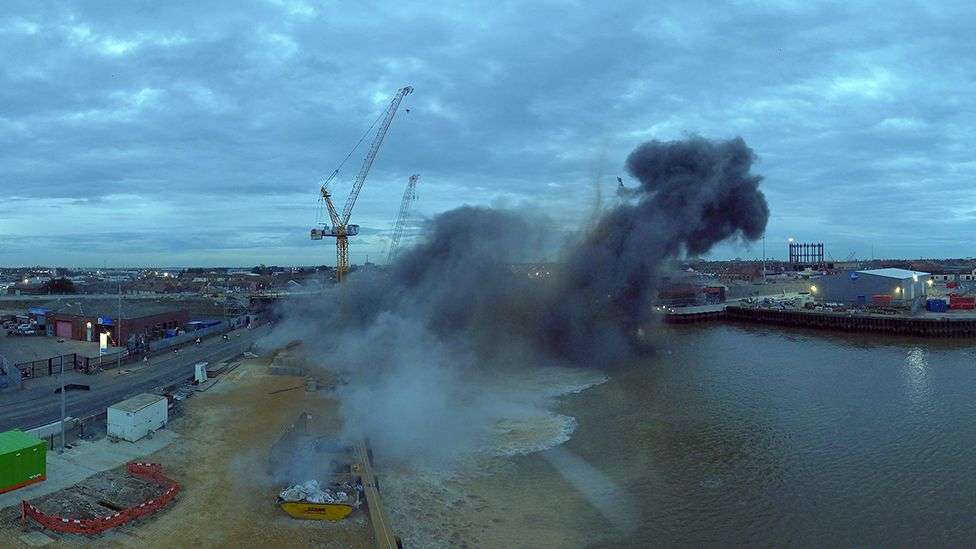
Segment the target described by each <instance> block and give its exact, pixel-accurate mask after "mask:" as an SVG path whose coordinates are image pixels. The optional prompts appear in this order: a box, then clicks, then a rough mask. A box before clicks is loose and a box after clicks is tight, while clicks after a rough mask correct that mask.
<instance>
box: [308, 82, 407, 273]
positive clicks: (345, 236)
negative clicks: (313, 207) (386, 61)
mask: <svg viewBox="0 0 976 549" xmlns="http://www.w3.org/2000/svg"><path fill="white" fill-rule="evenodd" d="M411 93H413V88H412V87H410V86H404V87H402V88H400V89H399V90H398V91H397V92H396V94H395V95H394V96H393V99H392V100H391V101H390V104H389V105H388V106H387V107H386V110H385V111H383V114H381V115H380V117H379V118H377V120H376V121H375V122H373V125H372V126H370V128H369V129H367V130H366V133H367V134H368V133H369V130H370V129H372V128H373V126H375V125H376V124H377V122H379V128H378V129H377V130H376V136H375V137H373V143H372V144H371V145H370V147H369V151H368V152H367V153H366V158H364V159H363V165H362V167H361V168H359V174H358V175H357V176H356V180H355V181H354V182H353V184H352V190H351V191H350V192H349V198H347V199H346V205H345V206H344V207H343V208H342V213H341V214H340V213H339V212H338V211H337V210H336V207H335V205H334V204H333V203H332V193H330V192H329V184H330V183H331V182H332V181H334V180H335V178H336V177H337V176H338V175H339V170H340V169H341V168H342V165H343V164H345V162H346V160H348V159H349V157H350V156H352V153H353V151H355V150H356V148H357V147H359V143H362V141H363V139H365V137H366V134H363V137H362V138H361V139H360V140H359V143H357V144H356V147H353V151H350V152H349V154H348V155H346V158H345V159H344V160H343V161H342V162H340V163H339V166H338V167H337V168H336V169H335V171H333V172H332V175H330V176H329V178H328V179H326V181H325V183H323V184H322V188H321V189H319V192H320V193H321V195H322V200H323V201H324V202H325V205H326V207H327V208H328V210H329V222H320V223H319V225H322V226H323V228H313V229H312V233H311V236H312V240H322V239H323V238H324V237H326V236H328V237H334V238H335V239H336V280H337V281H339V282H342V281H343V280H345V278H346V275H347V274H348V273H349V237H350V236H356V235H357V234H359V225H350V224H349V216H351V215H352V208H353V206H355V205H356V199H357V198H359V191H361V190H362V189H363V183H365V182H366V176H367V175H369V169H370V168H371V167H372V166H373V161H374V160H376V155H377V153H379V150H380V145H382V144H383V139H384V138H385V137H386V132H387V131H389V129H390V124H391V123H392V122H393V117H394V116H395V115H396V112H397V109H398V108H399V107H400V103H401V102H402V101H403V98H404V97H406V96H407V95H409V94H411ZM408 110H409V109H408Z"/></svg>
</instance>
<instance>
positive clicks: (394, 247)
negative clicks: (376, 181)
mask: <svg viewBox="0 0 976 549" xmlns="http://www.w3.org/2000/svg"><path fill="white" fill-rule="evenodd" d="M418 179H420V174H414V175H411V176H410V180H409V181H407V188H406V189H404V191H403V198H402V199H401V200H400V210H399V211H398V212H397V216H396V221H394V222H393V238H392V239H391V241H390V249H389V251H388V252H387V253H386V262H387V263H393V260H394V259H396V256H397V253H399V251H400V249H399V248H400V238H401V237H403V227H404V225H406V222H407V218H408V216H409V214H410V206H411V205H413V202H414V200H416V199H417V180H418Z"/></svg>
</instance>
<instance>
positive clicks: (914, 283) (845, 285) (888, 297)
mask: <svg viewBox="0 0 976 549" xmlns="http://www.w3.org/2000/svg"><path fill="white" fill-rule="evenodd" d="M930 285H931V278H930V275H929V273H924V272H921V271H910V270H908V269H893V268H889V269H868V270H863V271H840V272H835V273H832V274H830V275H827V276H824V277H821V278H819V279H816V281H814V283H813V286H812V287H811V290H812V291H813V292H814V295H815V296H816V297H817V299H820V300H823V301H825V302H828V303H847V304H853V305H868V304H872V303H874V304H879V303H880V304H888V303H891V304H896V305H912V304H914V303H916V302H920V301H922V300H924V299H925V297H926V295H927V294H928V288H929V286H930Z"/></svg>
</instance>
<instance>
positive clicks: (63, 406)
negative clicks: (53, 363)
mask: <svg viewBox="0 0 976 549" xmlns="http://www.w3.org/2000/svg"><path fill="white" fill-rule="evenodd" d="M60 377H61V447H60V448H59V449H58V453H59V454H63V453H64V416H65V407H66V405H65V391H64V354H62V355H61V376H60Z"/></svg>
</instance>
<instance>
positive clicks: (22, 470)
mask: <svg viewBox="0 0 976 549" xmlns="http://www.w3.org/2000/svg"><path fill="white" fill-rule="evenodd" d="M46 478H47V445H46V444H45V443H44V441H43V440H41V439H39V438H37V437H33V436H31V435H28V434H27V433H24V432H22V431H18V430H16V429H15V430H13V431H7V432H4V433H0V493H3V492H9V491H11V490H16V489H18V488H23V487H24V486H27V485H29V484H34V483H35V482H41V481H42V480H44V479H46Z"/></svg>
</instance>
